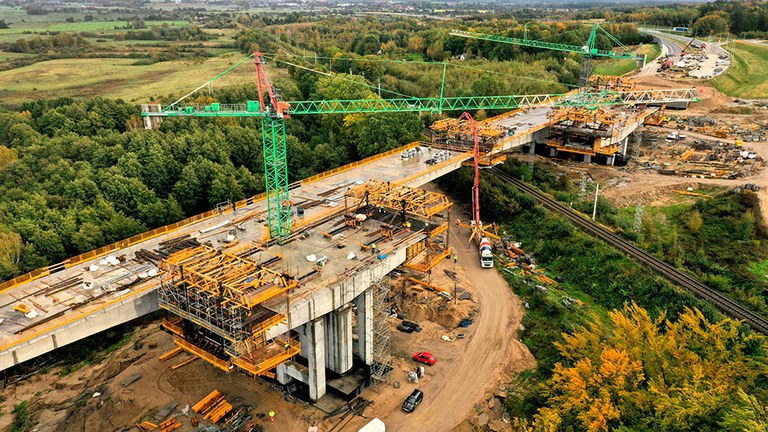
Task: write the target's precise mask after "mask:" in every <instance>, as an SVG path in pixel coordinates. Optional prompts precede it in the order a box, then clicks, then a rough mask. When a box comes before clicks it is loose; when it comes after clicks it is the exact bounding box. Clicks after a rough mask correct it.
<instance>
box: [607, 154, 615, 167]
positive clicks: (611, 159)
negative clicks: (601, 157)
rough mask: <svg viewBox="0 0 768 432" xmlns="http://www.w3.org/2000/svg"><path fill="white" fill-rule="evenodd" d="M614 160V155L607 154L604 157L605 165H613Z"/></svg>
mask: <svg viewBox="0 0 768 432" xmlns="http://www.w3.org/2000/svg"><path fill="white" fill-rule="evenodd" d="M615 161H616V156H608V157H607V158H606V165H608V166H613V163H614V162H615Z"/></svg>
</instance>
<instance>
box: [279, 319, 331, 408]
mask: <svg viewBox="0 0 768 432" xmlns="http://www.w3.org/2000/svg"><path fill="white" fill-rule="evenodd" d="M325 323H326V320H325V317H319V318H316V319H314V320H312V321H309V322H308V323H306V324H304V325H302V326H301V327H300V328H299V332H298V333H299V341H300V342H301V355H302V356H303V357H305V358H306V359H307V362H308V369H309V377H308V380H307V381H308V382H307V385H308V386H309V398H310V399H312V400H315V401H316V400H318V399H320V398H321V397H323V396H325V357H326V354H325V334H326V331H325ZM278 372H279V373H280V372H282V373H285V367H283V371H278Z"/></svg>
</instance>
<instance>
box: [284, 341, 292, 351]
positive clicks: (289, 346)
mask: <svg viewBox="0 0 768 432" xmlns="http://www.w3.org/2000/svg"><path fill="white" fill-rule="evenodd" d="M283 347H284V348H285V350H286V351H288V350H289V349H291V345H290V344H289V343H288V342H286V343H285V345H283Z"/></svg>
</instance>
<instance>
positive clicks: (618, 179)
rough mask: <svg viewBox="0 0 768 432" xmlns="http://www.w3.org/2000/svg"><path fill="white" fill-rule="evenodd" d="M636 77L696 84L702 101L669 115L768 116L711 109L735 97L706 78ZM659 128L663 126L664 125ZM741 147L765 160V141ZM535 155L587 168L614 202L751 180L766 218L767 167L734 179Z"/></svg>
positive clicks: (733, 119)
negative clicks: (695, 176)
mask: <svg viewBox="0 0 768 432" xmlns="http://www.w3.org/2000/svg"><path fill="white" fill-rule="evenodd" d="M635 80H636V82H637V83H638V87H639V88H652V87H653V88H685V87H691V86H695V87H696V88H697V89H698V90H699V97H700V98H701V102H699V103H693V104H691V105H690V107H689V108H688V109H686V110H679V111H678V110H670V111H668V113H669V114H670V115H678V114H679V115H687V116H693V115H704V116H706V115H711V116H712V117H715V118H717V119H720V120H721V121H723V122H726V123H743V122H745V121H746V122H750V121H753V122H761V121H765V120H766V119H768V113H766V112H756V113H755V114H753V115H748V116H737V115H732V114H714V113H712V112H713V111H715V110H717V109H719V108H723V107H725V106H728V105H731V104H733V103H734V101H735V98H733V97H730V96H727V95H724V94H723V93H720V92H719V91H718V90H717V89H715V88H714V87H712V86H711V85H710V84H709V83H708V82H705V81H695V80H675V81H673V80H668V79H664V78H661V77H659V76H656V75H638V76H635ZM660 129H661V130H664V129H663V128H660ZM685 133H686V134H688V135H690V136H692V137H693V136H698V135H697V134H696V133H692V132H685ZM712 139H716V138H712ZM720 141H724V142H732V141H733V140H728V139H725V140H720ZM744 147H745V148H749V149H751V151H754V152H755V153H757V154H758V155H760V156H761V157H762V158H763V159H765V160H768V142H750V143H744ZM537 159H539V160H543V161H544V162H545V163H552V164H554V165H558V168H559V169H564V170H565V171H567V172H568V171H570V172H575V171H585V170H586V171H588V172H589V174H590V175H591V176H592V178H593V179H594V180H596V181H597V182H598V183H601V190H602V192H601V193H602V196H604V197H606V198H608V199H609V200H610V201H612V203H613V204H614V205H617V206H628V205H636V204H640V203H642V204H652V203H653V202H654V201H657V200H659V199H663V198H662V197H663V196H665V195H668V194H669V193H672V192H671V190H672V189H685V188H686V187H688V186H693V187H695V186H696V185H698V184H704V185H718V186H724V187H736V186H740V185H743V184H745V183H754V184H756V185H758V186H760V188H761V190H760V191H759V192H758V193H757V194H758V197H759V198H760V205H761V210H762V214H763V219H764V220H765V221H768V169H763V170H762V171H760V172H758V173H756V174H755V175H752V176H748V177H743V178H739V179H734V180H727V179H692V178H682V177H675V176H666V175H660V174H651V173H640V172H630V171H629V170H627V169H626V168H615V167H605V166H598V165H589V164H582V163H577V164H574V163H566V164H561V163H559V162H556V161H553V160H551V159H541V158H537ZM603 186H605V187H603Z"/></svg>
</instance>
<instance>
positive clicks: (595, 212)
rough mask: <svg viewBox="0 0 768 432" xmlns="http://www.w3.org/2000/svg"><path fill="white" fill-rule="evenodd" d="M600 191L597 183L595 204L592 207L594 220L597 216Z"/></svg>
mask: <svg viewBox="0 0 768 432" xmlns="http://www.w3.org/2000/svg"><path fill="white" fill-rule="evenodd" d="M599 190H600V184H599V183H595V204H594V205H593V206H592V220H595V216H596V215H597V192H598V191H599Z"/></svg>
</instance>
